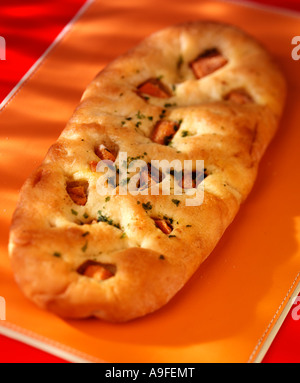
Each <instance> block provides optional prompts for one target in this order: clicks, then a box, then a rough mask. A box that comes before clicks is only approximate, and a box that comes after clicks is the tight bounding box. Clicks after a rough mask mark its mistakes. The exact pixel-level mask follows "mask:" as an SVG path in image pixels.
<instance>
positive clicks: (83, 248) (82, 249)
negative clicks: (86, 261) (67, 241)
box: [81, 241, 88, 253]
mask: <svg viewBox="0 0 300 383" xmlns="http://www.w3.org/2000/svg"><path fill="white" fill-rule="evenodd" d="M87 248H88V241H86V243H85V244H84V246H83V247H82V248H81V251H82V252H83V253H85V252H86V249H87Z"/></svg>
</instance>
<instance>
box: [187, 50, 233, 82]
mask: <svg viewBox="0 0 300 383" xmlns="http://www.w3.org/2000/svg"><path fill="white" fill-rule="evenodd" d="M227 63H228V60H227V59H226V58H225V57H224V56H223V55H222V54H221V53H220V52H219V51H218V50H217V49H211V50H208V51H206V52H204V53H203V54H202V55H200V56H199V57H198V58H197V59H196V60H194V61H192V62H191V63H190V67H191V68H192V70H193V72H194V75H195V76H196V78H197V79H201V78H203V77H205V76H207V75H209V74H211V73H213V72H215V71H216V70H218V69H220V68H222V67H223V66H224V65H226V64H227Z"/></svg>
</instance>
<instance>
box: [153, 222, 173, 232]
mask: <svg viewBox="0 0 300 383" xmlns="http://www.w3.org/2000/svg"><path fill="white" fill-rule="evenodd" d="M152 219H153V221H154V223H155V226H156V227H157V228H158V229H160V230H161V231H162V232H163V233H164V234H167V235H169V234H171V233H172V231H173V226H172V225H171V223H170V222H168V221H167V220H165V219H159V218H152Z"/></svg>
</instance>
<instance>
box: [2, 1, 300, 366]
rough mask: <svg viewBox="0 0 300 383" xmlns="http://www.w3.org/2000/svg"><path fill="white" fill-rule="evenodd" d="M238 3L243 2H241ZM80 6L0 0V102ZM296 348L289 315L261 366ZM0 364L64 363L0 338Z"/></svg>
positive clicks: (295, 353)
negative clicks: (1, 49) (2, 49)
mask: <svg viewBox="0 0 300 383" xmlns="http://www.w3.org/2000/svg"><path fill="white" fill-rule="evenodd" d="M240 1H241V2H243V0H240ZM252 2H253V3H260V4H266V5H272V6H277V7H284V8H286V9H290V10H296V11H299V12H300V1H299V0H288V1H284V0H253V1H252ZM84 3H85V0H26V1H24V0H1V4H0V36H3V37H5V39H6V44H7V51H6V61H1V67H0V68H1V70H0V84H1V86H0V102H1V101H2V100H3V99H4V98H5V97H6V96H7V94H8V93H9V92H10V91H11V90H12V89H13V88H14V86H15V85H16V84H17V83H18V82H19V81H20V79H21V78H22V77H23V76H24V74H25V73H26V72H27V71H28V70H29V68H30V67H31V66H32V65H33V64H34V63H35V61H36V60H37V59H38V58H39V57H40V56H41V55H42V54H43V52H44V51H45V50H46V49H47V48H48V47H49V45H50V44H51V43H52V41H53V40H54V39H55V38H56V36H57V35H58V34H59V33H60V32H61V30H62V29H63V28H64V27H65V25H66V24H67V23H68V22H69V21H70V20H71V19H72V18H73V17H74V15H75V14H76V13H77V12H78V10H79V9H80V7H81V6H82V5H83V4H84ZM299 35H300V27H299ZM0 129H1V127H0ZM299 344H300V320H299V321H295V320H293V319H292V316H291V313H289V315H288V316H287V318H286V320H285V322H284V324H283V326H282V327H281V329H280V331H279V333H278V335H277V336H276V338H275V340H274V342H273V344H272V345H271V347H270V349H269V351H268V353H267V355H266V356H265V358H264V362H265V363H273V362H290V363H293V362H294V363H299V362H300V349H299V347H298V345H299ZM0 362H2V363H7V362H19V363H26V362H43V363H54V362H57V363H59V362H64V361H63V360H62V359H59V358H56V357H54V356H52V355H49V354H47V353H45V352H42V351H40V350H37V349H35V348H33V347H29V346H27V345H25V344H23V343H21V342H17V341H14V340H12V339H9V338H7V337H4V336H1V335H0Z"/></svg>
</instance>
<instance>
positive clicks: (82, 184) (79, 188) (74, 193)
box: [66, 180, 89, 206]
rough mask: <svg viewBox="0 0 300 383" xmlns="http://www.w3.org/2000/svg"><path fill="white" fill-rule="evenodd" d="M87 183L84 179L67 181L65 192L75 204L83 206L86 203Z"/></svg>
mask: <svg viewBox="0 0 300 383" xmlns="http://www.w3.org/2000/svg"><path fill="white" fill-rule="evenodd" d="M88 187H89V183H88V182H87V181H85V180H79V181H70V182H67V188H66V189H67V193H68V194H69V196H70V198H71V200H72V201H73V202H75V203H76V205H80V206H84V205H85V204H86V203H87V196H88Z"/></svg>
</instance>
